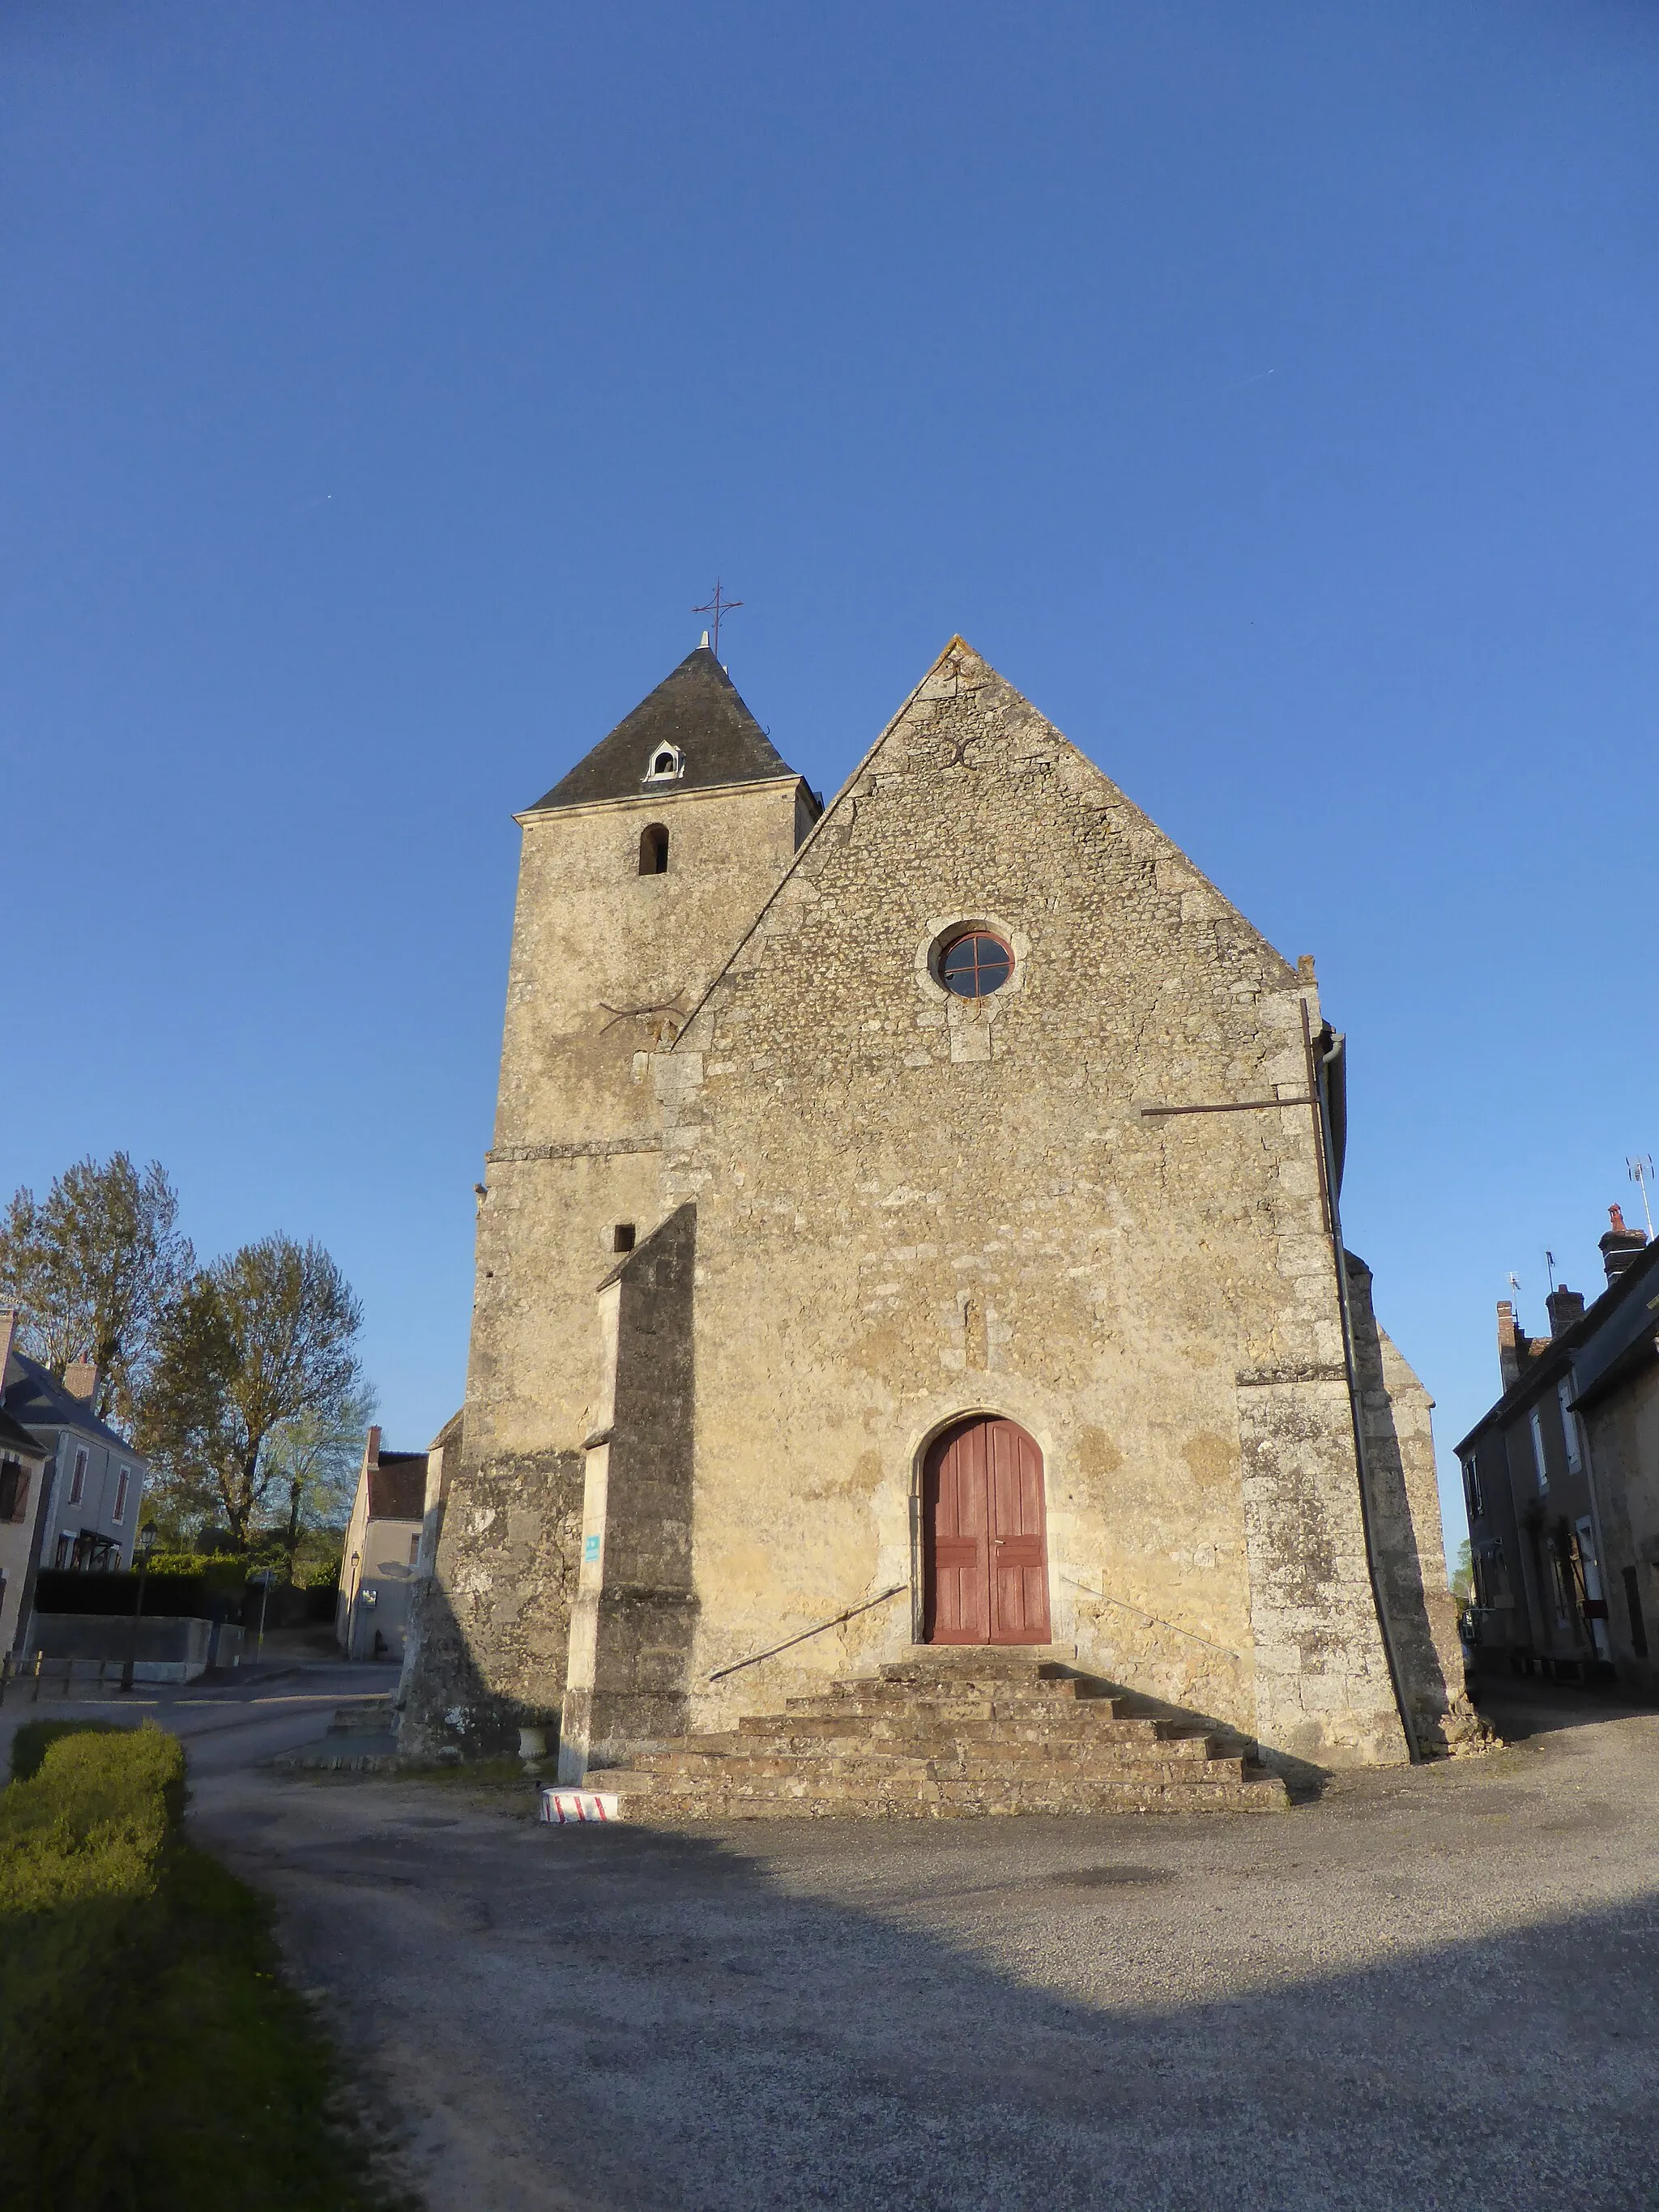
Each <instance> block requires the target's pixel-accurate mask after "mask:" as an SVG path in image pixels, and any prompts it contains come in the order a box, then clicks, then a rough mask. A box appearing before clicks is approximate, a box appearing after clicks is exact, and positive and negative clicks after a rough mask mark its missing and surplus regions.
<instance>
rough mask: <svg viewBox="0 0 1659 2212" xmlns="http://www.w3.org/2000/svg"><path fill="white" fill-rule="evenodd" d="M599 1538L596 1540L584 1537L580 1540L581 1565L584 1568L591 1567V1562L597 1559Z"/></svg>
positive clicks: (595, 1537)
mask: <svg viewBox="0 0 1659 2212" xmlns="http://www.w3.org/2000/svg"><path fill="white" fill-rule="evenodd" d="M598 1558H599V1538H598V1537H597V1536H584V1537H583V1538H582V1564H583V1565H584V1566H591V1565H592V1563H593V1561H594V1560H595V1559H598Z"/></svg>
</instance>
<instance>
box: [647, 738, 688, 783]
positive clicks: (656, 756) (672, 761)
mask: <svg viewBox="0 0 1659 2212" xmlns="http://www.w3.org/2000/svg"><path fill="white" fill-rule="evenodd" d="M684 773H685V755H684V753H683V752H682V751H681V750H680V749H679V747H678V745H659V746H658V747H657V749H656V750H655V752H653V754H652V756H651V765H650V767H649V768H648V769H647V770H646V772H645V780H646V781H647V783H673V782H674V781H676V780H677V779H678V777H680V776H681V775H684Z"/></svg>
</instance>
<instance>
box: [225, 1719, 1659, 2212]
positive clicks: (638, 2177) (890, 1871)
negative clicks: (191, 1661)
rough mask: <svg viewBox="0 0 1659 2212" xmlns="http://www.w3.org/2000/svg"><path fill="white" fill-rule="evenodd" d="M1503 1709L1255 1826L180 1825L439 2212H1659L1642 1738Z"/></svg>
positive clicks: (290, 1792) (1640, 1723) (1652, 1923)
mask: <svg viewBox="0 0 1659 2212" xmlns="http://www.w3.org/2000/svg"><path fill="white" fill-rule="evenodd" d="M1489 1710H1490V1711H1492V1716H1493V1717H1494V1719H1495V1720H1496V1721H1497V1722H1498V1725H1499V1726H1500V1727H1502V1728H1503V1729H1504V1730H1505V1732H1506V1733H1507V1734H1510V1735H1512V1736H1514V1737H1516V1739H1518V1740H1516V1741H1512V1742H1511V1744H1510V1747H1509V1748H1507V1749H1505V1750H1504V1751H1502V1752H1499V1753H1495V1754H1493V1755H1492V1756H1490V1757H1487V1758H1486V1759H1471V1760H1464V1761H1459V1762H1457V1763H1455V1765H1439V1766H1434V1767H1428V1768H1419V1769H1416V1770H1413V1771H1399V1772H1394V1773H1389V1774H1370V1775H1364V1776H1357V1777H1351V1778H1342V1779H1340V1780H1339V1781H1337V1782H1336V1783H1335V1784H1333V1786H1332V1787H1331V1788H1330V1789H1329V1790H1328V1791H1327V1793H1326V1794H1325V1796H1323V1797H1322V1799H1321V1800H1320V1801H1319V1802H1317V1803H1316V1804H1311V1805H1306V1806H1303V1807H1300V1808H1297V1809H1296V1810H1295V1811H1293V1812H1292V1813H1291V1814H1287V1815H1284V1816H1281V1817H1279V1818H1271V1817H1262V1816H1259V1815H1258V1816H1248V1815H1243V1816H1241V1815H1234V1816H1220V1817H1212V1818H1195V1819H1194V1818H1187V1819H1141V1820H1135V1819H1127V1818H1125V1819H1110V1820H1105V1819H1076V1820H991V1821H982V1822H969V1821H963V1822H945V1823H941V1824H938V1825H923V1824H920V1823H916V1824H910V1823H903V1822H899V1823H894V1824H892V1825H887V1826H879V1825H878V1826H867V1825H862V1824H856V1823H850V1822H849V1823H841V1822H823V1823H802V1824H799V1825H793V1824H788V1823H763V1822H752V1821H751V1822H743V1823H738V1824H734V1825H731V1826H722V1827H721V1828H720V1829H718V1830H710V1831H707V1832H701V1833H693V1834H690V1835H678V1836H674V1835H663V1834H659V1833H653V1832H648V1831H645V1830H641V1829H630V1828H628V1827H626V1826H620V1827H616V1828H610V1829H591V1828H590V1829H569V1828H567V1829H549V1828H542V1827H538V1826H535V1825H533V1824H532V1822H531V1821H529V1820H527V1819H526V1818H524V1817H522V1816H520V1817H513V1813H512V1811H511V1810H510V1809H507V1808H510V1806H511V1802H512V1801H511V1800H508V1801H507V1808H504V1807H503V1806H501V1805H494V1806H492V1805H490V1804H488V1803H485V1802H477V1801H475V1800H473V1799H471V1798H470V1797H469V1796H468V1795H467V1794H466V1793H465V1791H464V1790H459V1789H457V1787H456V1786H455V1785H454V1784H450V1783H446V1784H422V1783H419V1782H416V1781H412V1780H398V1781H385V1780H380V1779H355V1778H354V1779H349V1780H334V1779H325V1778H301V1779H295V1778H283V1777H279V1776H277V1775H275V1774H272V1773H270V1772H267V1771H260V1770H258V1769H255V1768H247V1769H243V1770H241V1771H236V1770H234V1769H227V1768H221V1769H220V1771H216V1772H212V1773H203V1774H201V1775H200V1776H199V1777H198V1778H197V1784H196V1810H195V1813H194V1815H193V1818H194V1820H195V1823H196V1826H197V1829H198V1831H199V1832H200V1834H201V1837H202V1839H203V1840H204V1842H207V1843H209V1844H210V1845H211V1846H212V1847H213V1848H214V1849H215V1850H218V1851H219V1852H220V1853H221V1854H222V1856H223V1857H226V1858H228V1860H230V1861H231V1863H233V1864H234V1865H236V1866H237V1867H238V1868H239V1869H240V1871H241V1872H243V1873H244V1874H245V1875H246V1876H247V1877H248V1878H249V1879H251V1880H252V1881H255V1882H256V1883H258V1884H259V1885H260V1886H262V1887H264V1888H266V1889H267V1890H269V1891H270V1892H272V1893H275V1894H276V1896H277V1898H278V1899H280V1900H281V1902H282V1906H283V1924H284V1929H285V1935H286V1941H287V1942H288V1945H289V1951H290V1954H291V1956H292V1957H293V1959H294V1960H295V1966H296V1970H297V1972H299V1974H300V1976H301V1979H302V1981H303V1982H304V1983H305V1984H307V1985H308V1986H310V1987H313V1988H315V1989H317V1990H319V1991H322V1992H325V1993H326V1996H327V2000H328V2002H329V2005H330V2008H331V2011H332V2013H333V2015H334V2018H335V2021H336V2023H337V2028H338V2032H339V2033H340V2035H341V2037H342V2039H343V2041H344V2042H345V2043H346V2044H347V2045H348V2046H349V2048H350V2049H352V2050H353V2051H356V2054H357V2056H358V2059H359V2061H360V2063H361V2064H362V2069H363V2078H364V2081H365V2083H366V2085H368V2090H367V2093H368V2094H370V2095H372V2096H374V2097H378V2098H379V2099H380V2100H382V2102H383V2103H384V2104H385V2105H386V2106H388V2107H389V2109H390V2111H391V2112H392V2115H393V2118H394V2119H395V2122H396V2124H398V2127H399V2128H400V2129H401V2130H402V2132H403V2136H404V2154H403V2155H404V2163H405V2166H406V2167H407V2170H408V2172H409V2173H410V2177H411V2179H412V2181H413V2184H414V2185H415V2187H416V2189H417V2190H419V2191H421V2192H422V2194H423V2195H424V2197H425V2198H426V2200H427V2202H428V2204H429V2205H430V2206H431V2207H432V2208H433V2212H452V2209H453V2212H520V2208H531V2207H538V2208H539V2207H543V2206H557V2207H570V2206H580V2207H583V2208H595V2212H598V2208H604V2209H605V2212H612V2209H613V2208H614V2209H615V2212H621V2208H624V2207H626V2208H636V2207H637V2208H650V2212H656V2209H657V2208H665V2212H668V2208H672V2209H673V2212H681V2208H686V2212H690V2208H693V2207H696V2208H699V2212H702V2209H703V2208H707V2212H748V2208H761V2207H795V2206H820V2205H823V2206H843V2207H863V2206H889V2205H894V2206H897V2205H902V2206H904V2207H906V2208H912V2212H933V2208H936V2207H937V2208H939V2212H945V2208H947V2207H948V2208H950V2212H967V2209H968V2208H975V2209H976V2208H981V2207H983V2208H1003V2207H1009V2206H1024V2205H1032V2206H1042V2207H1045V2208H1056V2212H1060V2208H1066V2207H1073V2206H1089V2207H1095V2206H1111V2207H1115V2208H1119V2207H1121V2208H1125V2212H1141V2208H1148V2212H1150V2208H1153V2207H1182V2208H1187V2207H1203V2208H1206V2212H1210V2208H1227V2212H1231V2208H1234V2207H1246V2206H1248V2207H1261V2208H1272V2212H1286V2209H1287V2208H1301V2207H1310V2208H1311V2207H1318V2208H1321V2209H1322V2212H1324V2208H1332V2207H1347V2206H1354V2207H1365V2208H1373V2207H1376V2208H1380V2207H1384V2206H1387V2207H1396V2206H1397V2207H1401V2208H1402V2209H1403V2208H1410V2212H1433V2208H1439V2207H1445V2208H1447V2212H1483V2208H1486V2207H1492V2208H1498V2207H1503V2208H1504V2212H1516V2208H1531V2207H1534V2206H1537V2207H1540V2208H1545V2207H1547V2208H1549V2212H1566V2208H1575V2207H1584V2208H1592V2207H1593V2208H1595V2212H1613V2208H1623V2207H1630V2208H1632V2212H1634V2208H1638V2207H1639V2208H1643V2212H1651V2208H1653V2207H1654V2206H1656V2205H1659V2135H1656V2127H1655V2118H1656V2088H1659V2082H1656V2060H1659V2003H1656V1994H1659V1981H1656V1967H1659V1821H1656V1818H1655V1812H1656V1805H1659V1715H1656V1714H1653V1713H1651V1712H1645V1711H1633V1710H1632V1709H1630V1708H1627V1707H1624V1706H1620V1705H1616V1704H1612V1703H1609V1702H1608V1701H1607V1699H1605V1698H1601V1697H1595V1696H1591V1695H1586V1694H1582V1693H1577V1692H1571V1691H1552V1690H1548V1689H1533V1690H1530V1692H1529V1694H1528V1698H1527V1699H1526V1700H1525V1702H1524V1703H1522V1702H1521V1701H1519V1700H1518V1699H1515V1698H1513V1697H1510V1696H1506V1697H1505V1698H1504V1699H1503V1700H1502V1701H1501V1702H1500V1701H1498V1699H1494V1700H1493V1701H1492V1703H1491V1705H1490V1706H1489Z"/></svg>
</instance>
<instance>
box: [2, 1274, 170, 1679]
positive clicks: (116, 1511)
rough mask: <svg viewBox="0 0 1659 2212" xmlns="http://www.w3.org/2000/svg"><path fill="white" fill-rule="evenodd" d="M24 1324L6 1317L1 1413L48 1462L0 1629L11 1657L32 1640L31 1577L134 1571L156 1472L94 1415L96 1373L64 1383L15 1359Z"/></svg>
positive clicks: (90, 1369)
mask: <svg viewBox="0 0 1659 2212" xmlns="http://www.w3.org/2000/svg"><path fill="white" fill-rule="evenodd" d="M17 1320H18V1316H17V1315H16V1314H15V1312H13V1311H11V1310H9V1309H5V1310H0V1373H3V1376H4V1386H3V1395H0V1410H3V1411H4V1413H6V1414H7V1415H8V1416H9V1419H11V1420H13V1421H15V1423H16V1424H17V1425H18V1426H19V1427H20V1428H21V1429H23V1430H24V1431H26V1432H27V1434H28V1435H29V1436H31V1437H33V1439H34V1441H35V1443H37V1444H38V1445H39V1446H40V1449H41V1450H42V1451H43V1453H44V1454H45V1462H44V1465H43V1468H42V1471H41V1475H40V1480H39V1481H38V1483H37V1484H35V1485H34V1486H33V1489H34V1492H35V1493H36V1503H35V1506H34V1509H33V1526H32V1527H31V1528H30V1531H29V1541H28V1545H27V1562H26V1564H25V1565H24V1568H23V1571H22V1573H21V1577H20V1582H19V1588H18V1590H17V1595H16V1598H15V1602H14V1601H13V1598H12V1595H11V1591H10V1587H9V1580H8V1592H7V1601H6V1611H5V1615H4V1623H3V1624H0V1634H7V1633H9V1636H10V1638H11V1641H10V1642H9V1643H7V1644H0V1649H5V1650H11V1649H15V1648H16V1646H17V1644H19V1643H21V1642H22V1641H23V1640H25V1639H26V1638H27V1630H28V1622H29V1615H30V1613H31V1612H32V1610H33V1589H34V1577H35V1575H36V1573H37V1571H39V1570H40V1568H41V1567H43V1566H47V1567H74V1568H82V1569H88V1570H91V1571H99V1570H107V1571H116V1570H118V1569H119V1568H122V1567H125V1566H127V1565H131V1559H132V1540H133V1536H134V1534H135V1533H136V1531H137V1527H138V1513H139V1508H140V1506H141V1505H142V1504H143V1494H144V1480H145V1477H146V1475H147V1474H148V1472H149V1470H148V1468H146V1466H145V1463H144V1462H143V1460H142V1459H141V1458H140V1457H139V1455H138V1454H137V1452H136V1451H134V1449H132V1446H131V1444H130V1443H128V1442H127V1440H126V1438H125V1437H123V1436H120V1435H119V1434H118V1433H117V1431H115V1430H114V1429H112V1428H111V1427H110V1426H109V1425H108V1424H107V1423H106V1422H104V1421H100V1419H98V1416H97V1415H96V1414H95V1413H94V1412H93V1410H92V1409H93V1406H94V1403H95V1402H96V1399H97V1395H98V1370H97V1369H96V1368H95V1367H94V1366H92V1365H91V1364H89V1363H88V1362H87V1361H85V1360H78V1361H76V1363H75V1364H73V1365H72V1366H70V1367H69V1368H67V1369H66V1370H64V1378H63V1380H62V1382H61V1383H60V1382H59V1381H58V1379H57V1378H56V1376H53V1375H52V1373H51V1371H50V1370H48V1369H46V1368H45V1367H42V1366H41V1365H40V1363H39V1361H38V1360H33V1359H30V1358H27V1357H26V1356H25V1355H24V1354H23V1353H22V1352H19V1351H18V1350H17V1349H16V1344H15V1336H16V1326H17ZM25 1510H27V1508H26V1509H25ZM5 1624H9V1628H8V1627H7V1626H5Z"/></svg>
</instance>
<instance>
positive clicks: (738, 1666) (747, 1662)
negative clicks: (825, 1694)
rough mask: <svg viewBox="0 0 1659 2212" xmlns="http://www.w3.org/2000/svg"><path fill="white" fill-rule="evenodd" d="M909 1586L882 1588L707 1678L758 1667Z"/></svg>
mask: <svg viewBox="0 0 1659 2212" xmlns="http://www.w3.org/2000/svg"><path fill="white" fill-rule="evenodd" d="M909 1587H910V1585H909V1583H894V1584H893V1587H892V1589H887V1590H884V1591H883V1592H882V1594H881V1595H880V1596H879V1597H867V1598H866V1600H865V1601H864V1603H863V1604H862V1605H852V1606H848V1608H847V1610H846V1612H845V1613H837V1614H836V1617H835V1619H834V1620H821V1621H820V1622H819V1623H818V1625H817V1627H816V1628H803V1629H802V1631H801V1632H800V1634H799V1636H790V1637H787V1638H785V1639H784V1641H783V1642H782V1643H781V1644H774V1645H773V1646H772V1648H771V1650H769V1651H757V1652H755V1653H753V1654H752V1655H751V1656H750V1657H749V1658H747V1659H734V1660H733V1661H732V1664H731V1665H730V1666H729V1667H717V1668H715V1669H714V1673H713V1674H711V1675H710V1676H709V1677H708V1679H709V1680H710V1681H711V1682H718V1681H720V1680H723V1679H724V1677H725V1676H726V1675H727V1674H742V1672H743V1670H744V1668H745V1667H758V1666H759V1665H760V1662H761V1661H762V1660H763V1659H775V1658H776V1657H777V1656H778V1654H779V1652H780V1651H789V1650H793V1648H794V1646H795V1645H796V1644H805V1642H806V1641H807V1640H808V1638H811V1637H814V1636H822V1635H823V1632H824V1631H825V1629H827V1628H839V1627H840V1626H841V1625H842V1621H844V1620H856V1619H857V1617H858V1615H859V1614H860V1613H869V1612H871V1611H872V1610H873V1608H874V1607H877V1606H878V1605H885V1604H886V1602H887V1601H888V1599H889V1598H890V1597H896V1596H897V1595H898V1594H899V1592H900V1591H901V1590H908V1589H909Z"/></svg>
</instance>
